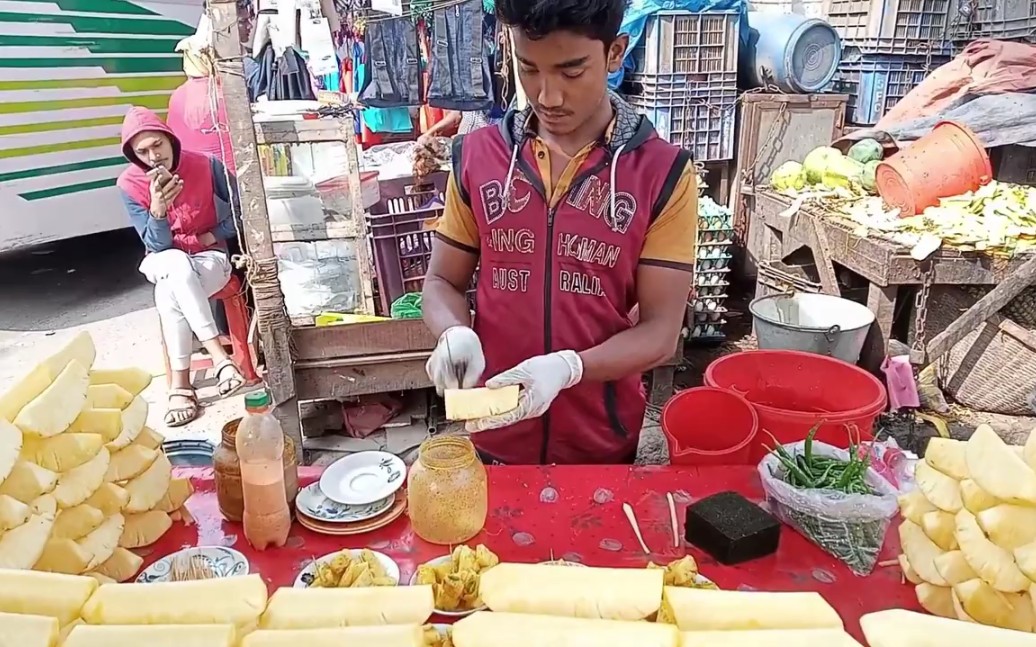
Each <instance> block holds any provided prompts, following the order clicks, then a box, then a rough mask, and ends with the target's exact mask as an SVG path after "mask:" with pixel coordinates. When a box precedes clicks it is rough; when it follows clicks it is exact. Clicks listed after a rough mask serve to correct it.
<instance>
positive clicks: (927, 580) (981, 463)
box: [899, 425, 1036, 632]
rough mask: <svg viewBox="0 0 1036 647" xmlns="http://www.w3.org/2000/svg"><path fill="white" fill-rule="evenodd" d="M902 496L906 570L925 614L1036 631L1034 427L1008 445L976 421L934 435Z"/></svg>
mask: <svg viewBox="0 0 1036 647" xmlns="http://www.w3.org/2000/svg"><path fill="white" fill-rule="evenodd" d="M915 480H916V481H917V489H916V490H914V491H912V492H910V493H909V494H906V495H903V496H902V497H900V500H899V504H900V511H901V512H902V515H903V518H904V521H903V523H902V525H901V526H900V528H899V538H900V542H901V544H902V547H903V554H902V555H900V557H899V563H900V566H901V567H902V569H903V574H904V576H905V577H906V579H907V580H909V581H910V582H911V583H912V584H914V585H915V587H916V592H917V598H918V601H919V602H920V603H921V606H922V607H924V608H925V610H927V611H928V612H929V613H931V614H933V615H937V616H943V617H946V618H956V619H958V620H964V621H967V622H977V623H979V624H984V625H990V626H994V627H1001V628H1004V629H1013V630H1016V631H1028V632H1032V631H1036V612H1034V608H1033V597H1034V596H1036V588H1034V587H1036V431H1034V432H1033V433H1032V434H1031V435H1030V437H1029V439H1028V441H1027V442H1026V444H1025V446H1024V447H1015V446H1010V445H1007V444H1006V443H1004V441H1003V440H1001V438H1000V437H999V436H998V435H997V434H996V432H994V431H993V430H992V429H991V428H990V427H989V426H987V425H981V426H979V427H978V429H976V430H975V433H974V434H973V435H972V437H971V438H970V439H969V440H967V441H966V442H965V441H958V440H951V439H948V438H933V439H932V440H931V441H930V442H929V444H928V449H927V451H926V453H925V458H924V461H923V462H920V463H918V465H917V470H916V473H915Z"/></svg>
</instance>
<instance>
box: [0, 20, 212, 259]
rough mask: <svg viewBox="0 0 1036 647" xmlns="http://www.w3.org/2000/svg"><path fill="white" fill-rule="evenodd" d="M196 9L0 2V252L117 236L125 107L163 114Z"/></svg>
mask: <svg viewBox="0 0 1036 647" xmlns="http://www.w3.org/2000/svg"><path fill="white" fill-rule="evenodd" d="M201 8H202V0H0V252H3V251H8V250H12V249H17V248H20V247H25V246H28V245H34V244H38V243H44V242H50V241H56V240H61V239H65V238H73V237H76V236H83V235H86V234H92V233H97V232H102V231H109V230H113V229H121V228H123V227H128V226H129V220H128V218H127V216H126V213H125V210H124V208H123V205H122V201H121V200H120V199H119V196H118V193H117V190H116V188H115V179H116V178H117V177H118V175H119V173H120V172H121V171H122V169H123V168H124V167H125V165H126V160H125V159H124V158H123V157H122V153H121V151H120V147H119V131H120V127H121V125H122V118H123V116H124V115H125V114H126V110H127V109H128V108H129V107H130V106H133V105H139V106H145V107H148V108H152V109H154V110H155V111H157V112H158V113H159V114H161V115H164V114H165V112H166V108H167V107H168V103H169V95H170V94H171V93H172V91H173V90H174V89H175V88H176V87H177V86H179V85H180V84H181V83H182V82H183V80H184V75H183V64H182V59H181V56H180V55H179V54H177V53H175V52H174V51H173V50H174V47H175V46H176V43H177V42H178V41H179V40H180V39H182V38H184V37H186V36H190V35H191V34H193V33H194V31H195V28H196V26H197V24H198V19H199V17H200V15H201Z"/></svg>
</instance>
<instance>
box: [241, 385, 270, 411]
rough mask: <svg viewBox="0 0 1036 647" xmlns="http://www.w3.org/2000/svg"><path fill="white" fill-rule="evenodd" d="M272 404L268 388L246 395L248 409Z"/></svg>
mask: <svg viewBox="0 0 1036 647" xmlns="http://www.w3.org/2000/svg"><path fill="white" fill-rule="evenodd" d="M268 406H270V392H269V391H267V390H266V389H263V390H261V391H256V392H254V393H249V394H248V395H246V396H245V408H246V409H261V408H263V407H268Z"/></svg>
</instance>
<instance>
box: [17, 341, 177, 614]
mask: <svg viewBox="0 0 1036 647" xmlns="http://www.w3.org/2000/svg"><path fill="white" fill-rule="evenodd" d="M96 356H97V351H96V349H95V347H94V344H93V340H92V339H91V338H90V336H89V335H88V334H86V333H80V334H78V335H76V336H75V337H74V338H73V339H72V340H71V341H69V342H68V343H67V344H66V345H65V346H64V347H62V348H61V349H60V350H58V351H57V352H56V353H54V354H53V355H52V356H50V357H48V358H47V359H45V360H43V361H42V362H41V363H40V364H39V365H38V366H36V367H35V368H33V369H32V370H31V371H29V373H28V374H26V376H25V377H23V378H22V379H21V380H19V381H17V382H16V383H14V384H13V385H12V386H11V387H10V388H8V389H7V390H6V391H4V392H0V569H17V570H26V569H33V570H39V571H48V572H53V573H58V574H63V575H81V574H91V578H86V579H88V580H89V582H91V583H93V585H94V586H96V584H97V583H98V582H99V581H100V582H104V581H108V580H114V581H126V580H129V579H132V578H133V577H134V576H136V573H137V570H138V569H139V568H140V565H141V561H142V560H141V559H140V558H139V557H137V556H136V555H133V554H132V553H130V552H129V551H127V550H125V548H126V547H133V548H137V547H141V546H146V545H149V544H152V543H154V542H156V541H158V540H159V539H160V538H161V537H162V535H164V534H165V533H166V532H167V531H168V530H169V528H170V527H171V526H172V523H173V521H172V517H173V516H174V515H175V516H177V517H178V518H183V517H185V516H187V515H185V514H182V509H183V506H184V504H185V502H186V501H187V499H188V498H189V497H190V496H191V494H192V493H193V489H192V488H191V485H190V483H189V482H188V481H185V480H182V479H173V478H172V465H171V464H170V462H169V459H168V458H167V457H166V456H165V453H164V452H163V451H162V448H161V445H162V437H161V436H160V435H159V434H157V433H155V432H154V431H153V430H151V429H148V428H147V427H146V426H145V423H146V420H147V414H148V406H147V402H146V401H145V400H144V399H143V398H141V397H140V394H141V392H142V391H143V390H144V389H146V388H147V387H148V385H149V384H150V382H151V376H150V375H149V374H148V373H147V372H146V371H142V370H140V369H134V368H127V369H95V368H94V366H93V364H94V360H95V358H96ZM0 575H2V574H0ZM0 581H2V578H0ZM84 601H85V600H84ZM80 606H81V604H80ZM13 607H15V603H14V602H11V603H9V604H5V603H4V597H3V595H2V594H0V612H16V613H38V612H39V611H38V610H33V609H28V608H27V609H22V608H13ZM76 614H77V615H76V617H78V609H77V610H76ZM42 615H55V614H53V613H47V612H45V613H42ZM59 619H60V620H61V624H62V627H64V628H68V626H69V625H70V621H74V620H75V618H65V617H61V618H59Z"/></svg>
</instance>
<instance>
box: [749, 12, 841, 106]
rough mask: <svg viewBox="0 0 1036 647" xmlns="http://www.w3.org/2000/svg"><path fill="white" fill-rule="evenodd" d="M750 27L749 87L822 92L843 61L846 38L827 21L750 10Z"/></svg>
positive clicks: (796, 91) (807, 92) (797, 92)
mask: <svg viewBox="0 0 1036 647" xmlns="http://www.w3.org/2000/svg"><path fill="white" fill-rule="evenodd" d="M748 27H749V29H748V31H749V37H748V43H747V44H746V46H744V47H742V48H741V72H742V79H744V80H745V81H746V82H747V84H748V87H749V88H759V87H768V86H776V87H777V88H780V89H781V90H782V91H784V92H790V93H792V94H810V93H813V92H819V91H821V90H822V89H824V88H825V87H826V86H827V85H828V84H829V83H830V82H831V79H832V78H833V77H834V75H835V71H836V70H837V69H838V63H839V62H840V61H841V60H842V41H841V39H840V38H839V37H838V34H837V33H835V30H834V29H832V28H831V25H829V24H827V23H826V22H824V21H823V20H819V19H817V18H806V17H805V16H799V15H795V14H769V13H759V12H758V11H750V12H748Z"/></svg>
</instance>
